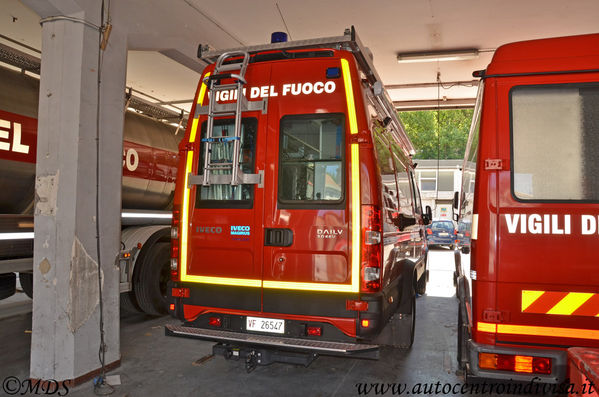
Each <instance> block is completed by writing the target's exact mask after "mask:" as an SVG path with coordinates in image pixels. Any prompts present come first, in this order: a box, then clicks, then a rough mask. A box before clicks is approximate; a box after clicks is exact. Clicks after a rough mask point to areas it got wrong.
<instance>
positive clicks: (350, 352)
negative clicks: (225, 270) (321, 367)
mask: <svg viewBox="0 0 599 397" xmlns="http://www.w3.org/2000/svg"><path fill="white" fill-rule="evenodd" d="M165 334H166V335H167V336H182V337H191V338H197V339H205V340H211V341H216V342H223V343H227V344H235V343H239V344H242V345H252V346H267V347H272V348H278V349H290V350H303V351H310V352H313V353H319V354H326V355H332V356H354V357H360V358H370V359H374V360H377V359H378V358H379V346H378V345H366V344H360V343H343V342H328V341H317V340H311V339H298V338H282V337H277V336H266V335H256V334H242V333H237V332H229V331H220V330H213V329H202V328H194V327H184V326H182V325H174V324H167V325H166V326H165Z"/></svg>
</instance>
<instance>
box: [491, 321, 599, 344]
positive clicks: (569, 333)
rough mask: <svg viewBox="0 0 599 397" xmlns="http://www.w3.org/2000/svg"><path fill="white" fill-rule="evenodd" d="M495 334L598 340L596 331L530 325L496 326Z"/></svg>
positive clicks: (598, 335) (598, 336)
mask: <svg viewBox="0 0 599 397" xmlns="http://www.w3.org/2000/svg"><path fill="white" fill-rule="evenodd" d="M497 333H499V334H513V335H533V336H551V337H556V338H578V339H595V340H599V331H598V330H593V329H580V328H557V327H537V326H530V325H511V324H497Z"/></svg>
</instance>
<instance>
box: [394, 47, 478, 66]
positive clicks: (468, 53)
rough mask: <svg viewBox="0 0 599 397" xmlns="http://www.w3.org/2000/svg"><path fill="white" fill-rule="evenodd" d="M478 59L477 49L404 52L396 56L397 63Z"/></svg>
mask: <svg viewBox="0 0 599 397" xmlns="http://www.w3.org/2000/svg"><path fill="white" fill-rule="evenodd" d="M475 58H478V50H477V49H474V48H472V49H466V50H453V51H431V52H406V53H403V54H397V62H400V63H411V62H435V61H464V60H467V59H475Z"/></svg>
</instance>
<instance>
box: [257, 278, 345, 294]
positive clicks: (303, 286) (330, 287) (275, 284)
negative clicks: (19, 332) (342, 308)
mask: <svg viewBox="0 0 599 397" xmlns="http://www.w3.org/2000/svg"><path fill="white" fill-rule="evenodd" d="M263 286H264V288H272V289H294V290H302V291H330V292H355V291H353V285H352V284H329V283H296V282H291V281H268V280H264V282H263Z"/></svg>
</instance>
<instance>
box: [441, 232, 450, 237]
mask: <svg viewBox="0 0 599 397" xmlns="http://www.w3.org/2000/svg"><path fill="white" fill-rule="evenodd" d="M439 236H441V237H447V236H449V233H439Z"/></svg>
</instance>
